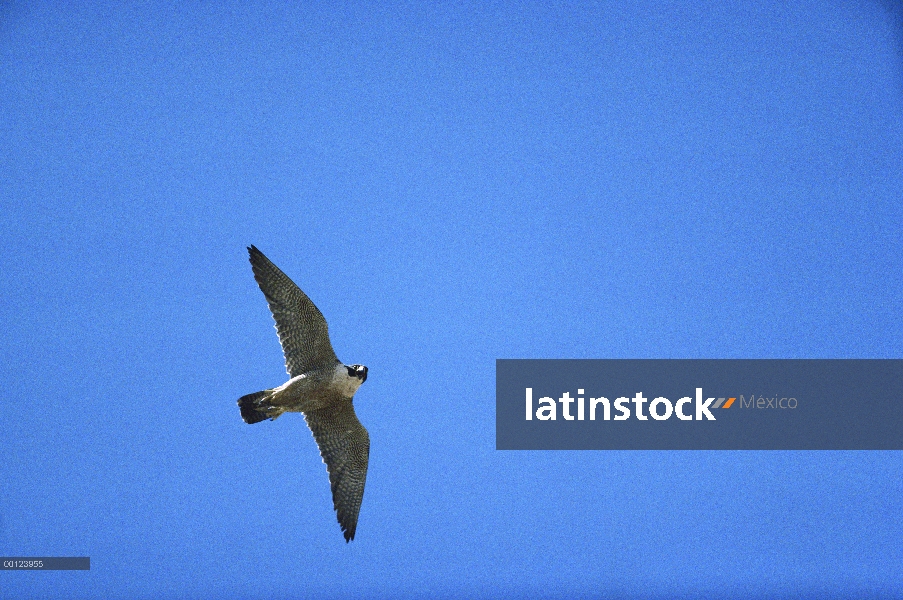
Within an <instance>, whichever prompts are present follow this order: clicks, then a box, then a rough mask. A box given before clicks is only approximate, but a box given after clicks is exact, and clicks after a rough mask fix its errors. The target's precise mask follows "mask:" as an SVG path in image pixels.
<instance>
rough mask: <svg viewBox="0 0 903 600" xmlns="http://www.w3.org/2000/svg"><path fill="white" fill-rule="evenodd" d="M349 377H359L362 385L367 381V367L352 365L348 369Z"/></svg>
mask: <svg viewBox="0 0 903 600" xmlns="http://www.w3.org/2000/svg"><path fill="white" fill-rule="evenodd" d="M348 377H357V378H358V379H360V380H361V383H364V382H365V381H367V367H365V366H364V365H351V366H350V367H348Z"/></svg>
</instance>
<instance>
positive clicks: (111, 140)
mask: <svg viewBox="0 0 903 600" xmlns="http://www.w3.org/2000/svg"><path fill="white" fill-rule="evenodd" d="M88 4H89V6H65V7H64V6H62V5H61V4H60V3H41V2H5V3H3V4H2V6H0V202H2V211H0V239H2V244H3V250H2V252H0V290H2V303H0V322H2V333H3V335H2V336H0V383H2V385H0V393H2V404H0V432H2V433H0V554H4V555H39V556H40V555H55V556H90V557H91V563H92V568H91V571H90V572H56V573H46V572H45V573H23V572H0V596H2V597H4V598H29V597H35V598H46V597H71V598H95V597H107V598H112V597H122V598H125V597H131V598H208V597H227V598H232V597H234V598H294V597H342V596H346V595H358V596H368V597H474V598H488V597H499V596H522V597H551V598H556V597H562V598H564V597H606V596H619V595H625V596H628V595H629V596H635V597H658V596H661V597H674V596H681V595H683V596H686V597H696V596H705V595H713V596H733V597H749V598H772V597H799V596H801V595H802V596H809V597H813V598H814V597H844V596H846V595H849V594H853V595H857V596H861V597H903V583H901V575H900V574H901V572H903V567H901V565H903V543H901V539H903V483H901V481H903V480H901V474H903V455H901V453H895V452H886V453H872V452H850V453H843V452H500V451H496V450H495V422H494V417H495V395H494V394H495V388H494V383H495V382H494V375H495V372H494V371H495V359H496V358H669V357H685V358H695V357H704V358H731V357H744V358H772V357H774V358H784V357H807V358H828V357H834V358H838V357H840V358H842V357H862V358H880V357H896V358H899V357H901V356H903V352H901V349H903V341H901V340H903V325H901V323H903V319H901V317H903V308H901V300H900V299H901V297H903V277H901V266H903V235H901V227H903V202H901V200H903V10H901V7H900V5H899V3H894V2H890V1H888V2H880V1H878V0H874V1H867V0H862V1H858V2H856V1H820V2H806V1H803V2H761V3H760V2H724V1H721V0H718V1H712V2H686V3H679V2H649V3H621V2H611V3H603V4H589V3H573V4H571V3H569V4H563V3H562V4H561V5H559V6H555V7H548V6H546V5H545V4H544V3H522V4H514V3H511V4H506V3H491V2H473V3H470V2H460V3H442V4H438V5H430V6H425V4H426V3H417V2H414V3H410V4H394V5H389V4H387V3H382V2H380V3H372V4H359V3H347V4H341V3H330V4H321V3H292V2H285V3H281V4H277V3H247V2H234V3H219V2H210V3H206V2H205V3H200V2H172V3H156V2H142V3H120V2H110V3H108V4H100V3H88ZM252 243H253V244H255V245H257V246H258V247H259V248H261V250H263V252H265V253H266V254H267V255H268V256H269V257H270V258H271V259H272V260H273V261H274V262H275V263H276V264H277V265H279V266H280V267H281V268H282V269H283V270H285V272H286V273H288V274H289V276H291V277H292V278H293V279H294V280H295V281H296V282H297V283H298V284H299V285H300V286H301V287H302V288H303V289H304V290H305V291H306V292H307V293H308V294H309V295H310V297H311V298H313V299H314V301H315V302H316V303H317V305H318V306H319V308H320V309H321V310H322V312H323V313H324V315H325V316H326V318H327V319H328V320H329V324H330V328H331V335H332V341H333V344H334V346H335V348H336V349H337V353H338V355H339V358H340V359H342V360H344V361H345V362H349V363H350V362H358V363H363V364H366V365H368V367H369V368H370V378H369V379H368V381H367V383H366V385H365V386H364V387H363V388H362V389H361V391H360V392H359V393H358V395H357V396H356V399H355V401H356V406H357V411H358V415H359V416H360V419H361V421H362V422H363V423H364V424H365V425H366V427H367V428H368V429H369V431H370V435H371V438H372V450H371V457H370V459H371V460H370V471H369V476H368V480H367V491H366V494H365V497H364V504H363V508H362V512H361V517H360V523H359V526H358V530H357V539H356V540H355V541H354V542H352V543H351V544H349V545H346V544H345V543H344V541H343V540H342V536H341V532H340V530H339V526H338V524H337V523H336V522H335V517H334V513H333V511H332V504H331V499H330V495H329V486H328V480H327V475H326V470H325V467H324V466H323V464H322V463H321V462H320V457H319V455H318V454H317V451H316V447H315V444H314V442H313V439H312V437H311V435H310V433H309V432H308V430H307V428H306V426H305V424H304V421H303V419H302V418H300V416H291V415H289V416H286V417H284V418H282V419H280V420H279V421H276V422H274V423H269V422H266V423H262V424H259V425H254V426H249V425H246V424H244V423H243V422H242V420H241V418H240V416H239V412H238V408H237V407H236V404H235V401H236V399H237V398H238V397H239V396H240V395H242V394H246V393H250V392H253V391H256V390H259V389H263V388H266V387H272V386H274V385H278V384H280V383H282V382H283V381H284V380H285V378H286V376H285V371H284V368H283V364H282V355H281V352H280V348H279V345H278V341H277V338H276V334H275V331H274V329H273V327H272V320H271V317H270V315H269V312H268V310H267V307H266V303H265V301H264V298H263V295H262V294H261V293H260V291H259V290H258V288H257V286H256V284H255V282H254V280H253V278H252V275H251V268H250V266H249V264H248V262H247V254H246V251H245V246H246V245H248V244H252ZM901 427H903V424H901Z"/></svg>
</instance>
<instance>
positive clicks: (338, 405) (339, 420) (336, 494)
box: [304, 397, 370, 542]
mask: <svg viewBox="0 0 903 600" xmlns="http://www.w3.org/2000/svg"><path fill="white" fill-rule="evenodd" d="M304 418H305V420H306V421H307V425H308V427H310V430H311V431H312V432H313V434H314V439H315V440H316V441H317V446H318V447H319V448H320V456H322V457H323V462H324V463H326V470H327V471H329V484H330V487H331V488H332V504H333V508H334V509H335V511H336V517H337V518H338V520H339V525H340V526H341V527H342V533H344V534H345V541H346V542H350V541H351V540H353V539H354V532H355V530H356V529H357V518H358V515H359V514H360V511H361V501H362V500H363V499H364V484H365V483H366V481H367V464H368V462H369V460H370V436H369V435H368V434H367V430H366V429H364V426H363V425H361V422H360V421H358V419H357V415H356V414H355V412H354V406H353V405H352V403H351V399H350V398H344V397H343V398H341V400H340V401H338V402H335V403H334V404H332V405H330V406H328V407H327V408H322V409H318V410H312V411H308V412H306V413H304Z"/></svg>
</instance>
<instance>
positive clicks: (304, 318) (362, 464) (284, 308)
mask: <svg viewBox="0 0 903 600" xmlns="http://www.w3.org/2000/svg"><path fill="white" fill-rule="evenodd" d="M248 253H249V254H250V257H251V268H252V269H253V270H254V279H256V280H257V285H259V286H260V290H261V291H262V292H263V295H264V296H266V299H267V303H268V304H269V305H270V312H272V313H273V319H275V320H276V332H277V333H278V334H279V342H280V343H281V344H282V353H283V354H284V355H285V370H286V371H288V375H289V378H290V379H289V380H288V381H287V382H285V383H283V384H282V385H280V386H279V387H276V388H273V389H270V390H264V391H262V392H255V393H253V394H248V395H247V396H242V397H241V398H239V399H238V407H239V408H240V409H241V418H242V419H244V421H245V423H259V422H260V421H263V420H265V419H270V420H275V419H276V418H277V417H279V415H281V414H282V413H284V412H300V413H304V419H305V420H306V421H307V426H308V427H310V430H311V432H313V434H314V439H315V440H316V441H317V446H318V447H319V448H320V456H322V457H323V462H324V463H326V470H327V471H329V483H330V486H331V487H332V503H333V507H334V508H335V511H336V516H337V517H338V519H339V525H341V527H342V533H343V534H344V535H345V542H350V541H351V540H353V539H354V531H355V529H357V517H358V514H359V513H360V510H361V500H362V499H363V497H364V482H365V481H366V480H367V462H368V459H369V456H370V436H369V435H367V430H366V429H364V426H363V425H361V422H360V421H358V420H357V415H355V414H354V405H353V404H352V399H353V398H354V393H355V392H356V391H357V389H358V388H359V387H360V386H361V384H362V383H364V382H365V381H367V367H365V366H363V365H350V366H348V365H345V364H343V363H342V361H340V360H339V359H338V358H336V355H335V352H334V351H333V349H332V344H331V343H330V341H329V331H328V330H327V327H326V319H324V318H323V314H322V313H320V311H319V309H317V307H316V306H314V303H313V302H311V300H310V298H308V297H307V294H305V293H304V292H302V291H301V289H300V288H299V287H298V286H297V285H295V284H294V282H292V280H291V279H289V278H288V277H287V276H286V275H285V273H283V272H282V271H280V270H279V267H277V266H276V265H274V264H273V263H271V262H270V260H269V259H268V258H267V257H266V256H264V255H263V253H262V252H261V251H260V250H258V249H257V248H255V247H254V246H251V247H250V248H248Z"/></svg>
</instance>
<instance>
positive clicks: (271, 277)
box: [248, 246, 338, 377]
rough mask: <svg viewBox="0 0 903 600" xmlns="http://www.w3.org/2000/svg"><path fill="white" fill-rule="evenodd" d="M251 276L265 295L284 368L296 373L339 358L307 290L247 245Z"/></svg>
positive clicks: (323, 365)
mask: <svg viewBox="0 0 903 600" xmlns="http://www.w3.org/2000/svg"><path fill="white" fill-rule="evenodd" d="M248 254H249V255H250V261H251V268H252V269H253V270H254V279H255V280H257V285H259V286H260V290H261V291H262V292H263V295H264V296H266V299H267V304H269V306H270V312H271V313H272V314H273V319H275V321H276V332H277V333H278V334H279V342H280V343H281V344H282V353H283V355H285V370H286V371H287V372H288V374H289V375H290V376H292V377H297V376H298V375H301V374H302V373H306V372H307V371H310V370H312V369H317V368H320V367H328V366H330V365H331V364H333V363H335V362H336V361H338V359H337V358H336V355H335V351H333V349H332V343H330V341H329V328H328V326H327V325H326V319H324V318H323V314H322V313H321V312H320V310H319V309H318V308H317V307H316V306H315V305H314V303H313V302H312V301H311V299H310V298H308V297H307V294H305V293H304V292H302V291H301V288H299V287H298V286H297V285H295V283H294V282H293V281H292V280H291V279H289V278H288V276H287V275H286V274H285V273H283V272H282V271H281V270H279V267H277V266H276V265H274V264H273V263H272V262H271V261H270V259H268V258H267V257H266V256H264V255H263V252H261V251H260V250H258V249H257V248H255V247H254V246H251V247H249V248H248Z"/></svg>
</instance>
